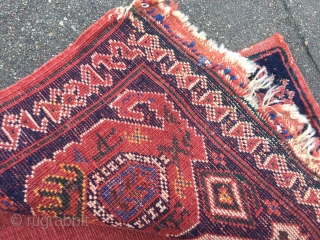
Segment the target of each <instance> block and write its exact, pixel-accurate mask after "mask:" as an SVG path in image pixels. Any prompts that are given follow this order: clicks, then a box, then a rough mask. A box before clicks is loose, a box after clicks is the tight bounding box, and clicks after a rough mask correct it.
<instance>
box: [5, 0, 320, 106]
mask: <svg viewBox="0 0 320 240" xmlns="http://www.w3.org/2000/svg"><path fill="white" fill-rule="evenodd" d="M130 3H131V0H125V1H123V0H122V1H121V0H120V1H116V0H111V1H107V0H104V1H103V0H0V89H4V88H6V87H8V86H10V85H12V84H14V83H15V82H17V81H18V80H19V79H21V78H23V77H25V76H27V75H29V74H30V73H32V72H33V71H34V70H35V69H37V68H38V67H40V66H41V65H42V64H44V63H45V62H47V61H48V60H49V59H51V58H52V57H54V56H55V55H57V54H58V53H60V52H62V51H63V50H64V49H66V48H67V47H68V45H69V44H70V43H72V42H74V41H75V39H76V38H77V37H78V36H79V35H80V34H81V33H82V32H83V31H84V30H85V29H86V28H88V27H89V26H90V25H91V24H92V23H93V22H95V21H96V20H97V19H99V18H100V17H101V16H102V15H103V14H104V13H105V12H107V11H108V10H110V9H112V8H114V7H118V6H127V5H129V4H130ZM179 9H180V10H181V11H182V12H184V13H185V14H187V15H188V16H189V19H190V21H191V23H193V24H195V25H196V26H198V27H199V28H200V30H203V31H205V32H206V33H207V36H208V38H211V39H213V40H215V41H216V42H218V43H219V44H224V45H225V46H226V47H227V48H228V49H230V50H232V51H238V50H240V49H243V48H246V47H249V46H251V45H253V44H255V43H258V42H260V41H263V40H265V39H266V38H268V37H270V36H272V35H273V34H274V33H275V32H279V33H280V34H281V35H282V36H284V38H285V40H286V42H287V43H288V45H289V47H290V49H291V51H292V54H293V56H294V58H295V60H296V62H297V65H298V67H299V69H300V71H301V72H302V74H303V75H304V77H305V79H306V81H307V83H308V85H309V87H310V89H311V91H312V93H313V95H314V96H315V98H316V100H317V102H318V103H320V70H319V68H320V46H319V45H318V43H319V40H320V39H319V38H320V15H319V12H320V1H319V0H181V1H180V7H179Z"/></svg>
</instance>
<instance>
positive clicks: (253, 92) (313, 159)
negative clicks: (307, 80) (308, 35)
mask: <svg viewBox="0 0 320 240" xmlns="http://www.w3.org/2000/svg"><path fill="white" fill-rule="evenodd" d="M135 4H138V5H139V6H140V5H141V6H142V5H143V4H146V5H145V7H149V6H157V7H158V8H159V9H160V10H161V11H162V12H163V15H164V17H168V16H170V15H172V16H174V17H176V18H177V19H178V20H179V21H180V22H181V23H182V26H181V27H182V29H187V30H188V32H189V33H191V35H192V36H193V37H195V38H196V40H198V41H199V42H200V43H201V44H202V45H203V46H204V47H206V48H208V52H207V55H208V56H200V58H201V57H202V58H204V59H205V60H206V62H209V63H211V62H210V60H214V58H215V57H214V56H210V52H211V51H215V52H218V53H220V54H221V55H223V58H222V59H223V60H224V61H226V62H228V63H229V64H230V65H231V66H232V64H236V65H237V66H239V67H240V68H241V69H242V70H243V71H244V72H245V75H246V79H245V81H247V84H246V85H245V84H243V83H242V85H241V84H240V87H239V85H236V84H235V83H234V79H231V78H230V75H228V74H224V69H221V66H222V64H221V63H219V62H218V63H217V64H216V65H218V66H219V69H217V70H218V72H219V73H221V75H223V74H224V78H225V79H226V80H227V81H228V83H229V84H230V85H231V86H232V87H233V88H234V90H236V91H237V93H238V94H239V95H241V96H242V97H243V98H244V99H245V100H246V101H247V102H248V103H249V104H250V105H251V106H252V107H254V109H256V110H258V111H259V112H260V113H261V114H262V117H263V118H264V119H265V120H266V121H267V122H270V123H271V122H272V121H271V119H270V117H269V116H268V113H269V112H270V110H272V111H273V112H274V114H275V115H276V116H275V117H281V116H284V115H285V114H286V115H288V116H290V121H291V122H292V121H295V122H296V123H297V125H298V126H299V128H298V129H299V131H298V134H296V135H295V137H293V138H291V139H288V141H287V142H288V143H289V144H290V146H291V148H292V149H293V151H294V152H295V154H296V155H297V156H299V157H300V158H301V159H302V161H303V162H304V163H306V164H307V165H308V167H309V168H310V169H312V170H313V171H315V172H316V173H317V174H320V154H319V153H318V152H317V148H318V146H319V144H320V143H319V142H320V141H318V139H317V138H316V137H315V130H314V129H313V128H312V126H311V124H310V121H309V120H308V118H307V117H306V116H304V115H302V114H301V113H300V112H299V109H298V108H297V106H295V105H294V103H293V102H292V104H285V103H284V102H283V101H282V100H279V99H273V97H274V96H275V94H276V93H278V92H279V89H280V87H279V86H272V85H273V84H274V80H275V79H274V76H273V75H271V76H269V74H268V72H267V70H266V68H265V67H262V68H260V67H259V66H258V65H256V64H255V63H254V62H253V61H251V60H249V59H248V58H246V57H243V56H242V55H241V54H240V53H237V52H232V51H229V50H227V49H226V48H225V47H224V45H223V44H221V45H220V46H219V45H218V44H217V43H216V42H215V41H214V40H212V39H207V36H206V33H205V32H203V31H201V32H199V28H198V27H196V26H195V25H193V24H191V23H190V22H189V21H188V20H189V18H188V16H187V15H185V14H184V13H182V12H181V11H179V10H177V6H176V5H174V3H173V1H171V6H175V7H174V9H173V8H171V7H170V6H169V5H166V4H165V0H135V1H134V2H133V3H132V4H131V7H132V6H133V5H135ZM207 58H208V59H207ZM206 62H205V63H206ZM205 65H207V66H208V67H210V66H209V64H205ZM226 68H228V66H227V67H226ZM259 68H260V69H259ZM252 76H254V78H253V79H252V80H251V81H250V80H249V77H252ZM260 90H267V92H266V93H265V95H264V97H263V100H262V101H261V100H259V98H258V96H257V95H258V94H259V91H260ZM275 105H277V108H276V109H275ZM283 125H284V127H286V123H285V121H284V124H283ZM277 127H278V128H279V126H277ZM277 127H275V129H276V130H277ZM295 131H296V130H295ZM317 143H318V144H317Z"/></svg>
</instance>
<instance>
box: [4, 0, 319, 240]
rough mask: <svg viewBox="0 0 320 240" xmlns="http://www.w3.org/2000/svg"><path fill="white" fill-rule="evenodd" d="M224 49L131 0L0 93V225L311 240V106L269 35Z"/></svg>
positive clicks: (17, 232) (178, 16)
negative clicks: (247, 45) (242, 47)
mask: <svg viewBox="0 0 320 240" xmlns="http://www.w3.org/2000/svg"><path fill="white" fill-rule="evenodd" d="M240 53H241V54H240ZM240 53H234V52H230V51H228V50H226V49H224V48H223V47H218V46H217V45H216V44H215V42H214V41H212V40H207V39H206V36H205V34H204V33H203V32H201V33H198V32H197V28H196V27H194V26H193V25H191V24H190V23H189V22H187V17H186V16H185V15H184V14H182V13H181V12H179V11H178V10H177V5H175V4H173V3H172V4H171V6H167V5H165V4H164V3H163V1H161V0H159V1H156V0H152V1H151V0H149V1H140V0H137V1H135V2H134V3H133V4H132V5H131V6H130V7H127V8H117V9H114V10H112V11H110V12H108V13H107V14H106V15H104V16H103V17H102V18H101V19H100V20H99V21H98V22H96V23H95V24H93V25H92V26H91V27H90V28H89V29H88V30H87V31H85V32H84V33H83V34H82V35H81V36H80V37H79V39H78V40H77V41H76V42H75V43H74V44H72V45H71V46H70V47H69V48H68V49H67V50H65V51H64V52H63V53H61V54H60V55H58V56H57V57H55V58H54V59H52V60H50V61H49V62H48V63H46V64H45V65H44V66H43V67H41V68H39V69H38V70H36V71H35V72H34V73H33V74H31V75H30V76H28V77H26V78H24V79H22V80H20V81H19V82H18V83H16V84H14V85H12V86H10V87H9V88H7V89H5V90H1V91H0V208H1V209H2V210H3V211H6V212H11V213H10V214H9V213H2V215H1V221H2V224H1V226H2V227H1V229H0V230H1V234H2V236H5V237H6V238H8V239H9V238H11V237H14V238H17V239H19V238H22V239H27V238H28V239H30V238H34V239H37V238H39V239H40V236H41V239H49V238H50V239H69V238H70V236H72V235H78V238H79V239H81V238H82V239H86V238H90V239H101V238H103V239H143V238H146V239H165V238H166V237H171V238H181V239H188V238H197V239H223V240H226V239H319V238H320V230H319V229H320V228H319V226H320V224H319V223H320V182H319V166H320V163H319V162H320V150H319V145H320V144H319V143H320V141H319V136H320V134H319V133H320V127H319V126H320V111H319V106H318V104H317V103H316V101H315V100H314V98H313V97H312V94H311V92H310V91H309V89H308V87H307V85H306V83H305V81H304V79H303V77H302V75H301V73H300V72H299V70H298V68H297V67H296V65H295V62H294V60H293V58H292V56H291V54H290V51H289V49H288V46H287V45H286V44H285V43H284V40H283V39H282V37H281V36H279V35H275V36H274V37H272V38H270V39H268V40H266V41H265V42H262V43H260V44H257V45H255V46H253V47H251V48H248V49H245V50H243V51H241V52H240ZM31 216H32V217H31ZM62 219H64V220H68V219H69V220H70V221H71V222H72V221H73V222H72V223H73V224H74V225H76V224H78V223H79V221H78V220H81V223H82V225H81V226H77V225H76V226H73V227H72V226H66V225H67V224H66V222H62ZM49 220H50V223H49V222H48V221H49ZM61 225H62V226H61ZM87 225H90V226H87ZM107 226H109V227H107ZM110 226H111V227H113V228H110ZM115 227H116V228H115ZM136 230H139V231H136Z"/></svg>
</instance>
